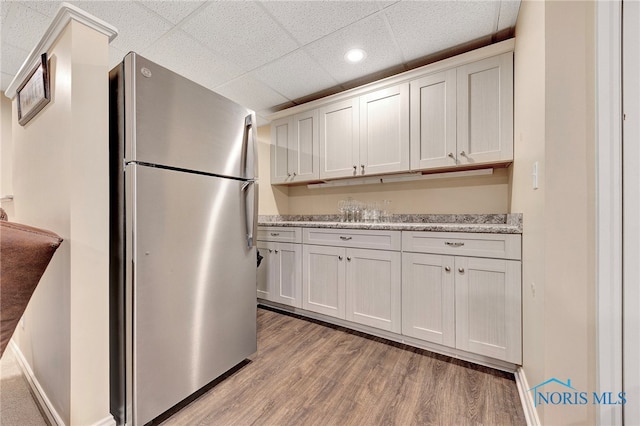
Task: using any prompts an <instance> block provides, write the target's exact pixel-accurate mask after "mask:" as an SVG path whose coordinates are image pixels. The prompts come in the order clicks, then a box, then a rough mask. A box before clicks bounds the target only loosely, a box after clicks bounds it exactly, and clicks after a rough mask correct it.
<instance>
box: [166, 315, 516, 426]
mask: <svg viewBox="0 0 640 426" xmlns="http://www.w3.org/2000/svg"><path fill="white" fill-rule="evenodd" d="M162 424H163V425H166V426H169V425H180V426H182V425H305V426H307V425H323V426H325V425H340V426H342V425H402V426H405V425H407V426H408V425H429V424H433V425H480V424H481V425H524V424H526V422H525V419H524V413H523V411H522V406H521V404H520V399H519V397H518V391H517V389H516V383H515V381H514V379H513V375H512V374H508V373H503V372H500V371H496V370H493V369H490V368H485V367H480V366H476V365H474V364H471V363H468V362H464V361H459V360H455V359H452V358H448V357H445V356H441V355H436V354H433V353H431V352H428V351H424V350H420V349H415V348H412V347H409V346H405V345H401V344H396V343H392V342H388V341H386V340H384V339H379V338H376V337H370V336H367V335H365V334H362V333H359V332H355V331H350V330H347V329H344V328H341V327H336V326H331V325H327V324H324V323H320V322H318V321H313V320H308V319H303V318H300V317H296V316H292V315H288V314H287V315H285V314H281V313H278V312H273V311H271V310H267V309H263V308H259V309H258V352H257V354H256V356H255V357H254V359H253V361H251V362H249V363H247V364H245V365H244V366H242V367H241V368H239V369H237V370H236V371H235V372H234V373H232V374H231V375H229V376H228V377H227V378H226V379H224V380H222V381H219V382H218V383H217V384H216V385H215V386H213V387H211V388H210V389H209V390H208V391H207V392H205V393H203V394H202V395H201V396H200V397H199V398H197V399H195V400H194V401H193V402H191V403H190V404H189V405H187V406H185V407H183V408H182V409H181V410H180V411H177V412H175V413H174V414H173V415H172V416H171V417H169V418H168V419H166V420H165V421H164V422H163V423H162Z"/></svg>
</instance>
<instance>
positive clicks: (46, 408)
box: [9, 340, 116, 426]
mask: <svg viewBox="0 0 640 426" xmlns="http://www.w3.org/2000/svg"><path fill="white" fill-rule="evenodd" d="M9 346H10V347H11V350H12V351H13V353H14V355H15V357H16V360H17V361H18V365H19V366H20V370H22V373H23V374H24V377H25V378H26V379H27V383H29V387H31V392H32V393H33V395H34V396H35V398H36V400H37V403H38V405H39V406H40V408H41V411H42V412H43V413H44V415H45V416H46V417H47V420H48V422H49V424H51V425H54V426H66V425H65V423H64V420H62V417H60V414H58V411H57V410H56V409H55V407H54V406H53V404H52V403H51V401H50V400H49V398H48V397H47V394H46V393H45V391H44V389H42V386H40V382H38V379H37V378H36V376H35V375H34V374H33V370H32V369H31V366H30V365H29V363H28V362H27V359H26V358H25V357H24V355H23V354H22V351H21V350H20V348H19V347H18V345H16V343H15V342H14V341H13V340H11V341H9ZM91 426H116V421H115V419H114V418H113V416H112V415H110V414H109V415H108V416H106V417H105V418H103V419H101V420H99V421H97V422H96V423H93V424H92V425H91Z"/></svg>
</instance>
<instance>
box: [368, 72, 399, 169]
mask: <svg viewBox="0 0 640 426" xmlns="http://www.w3.org/2000/svg"><path fill="white" fill-rule="evenodd" d="M358 167H359V168H358V173H359V174H361V175H362V174H378V173H391V172H406V171H408V170H409V84H408V83H405V84H401V85H398V86H393V87H389V88H386V89H382V90H378V91H376V92H373V93H369V94H367V95H363V96H361V97H360V164H359V166H358Z"/></svg>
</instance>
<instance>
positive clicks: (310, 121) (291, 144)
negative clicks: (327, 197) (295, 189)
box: [271, 110, 320, 183]
mask: <svg viewBox="0 0 640 426" xmlns="http://www.w3.org/2000/svg"><path fill="white" fill-rule="evenodd" d="M271 141H272V142H271V183H297V182H308V181H312V180H317V179H318V178H319V176H320V173H319V165H320V161H319V160H320V156H319V154H320V147H319V144H318V110H311V111H305V112H302V113H300V114H296V115H294V116H292V117H285V118H282V119H280V120H276V121H274V122H273V123H272V124H271Z"/></svg>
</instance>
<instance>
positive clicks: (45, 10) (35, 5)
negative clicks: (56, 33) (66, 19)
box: [20, 0, 62, 18]
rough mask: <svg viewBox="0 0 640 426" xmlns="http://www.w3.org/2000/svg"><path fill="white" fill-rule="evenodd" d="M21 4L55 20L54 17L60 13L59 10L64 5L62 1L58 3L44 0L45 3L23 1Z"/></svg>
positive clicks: (55, 0)
mask: <svg viewBox="0 0 640 426" xmlns="http://www.w3.org/2000/svg"><path fill="white" fill-rule="evenodd" d="M20 3H22V4H23V5H25V6H27V7H28V8H30V9H33V10H35V11H36V12H38V13H41V14H43V15H45V16H48V17H50V18H53V17H54V16H56V13H58V9H59V8H60V5H61V4H62V2H61V1H57V0H44V1H42V0H41V1H34V0H30V1H21V2H20Z"/></svg>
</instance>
